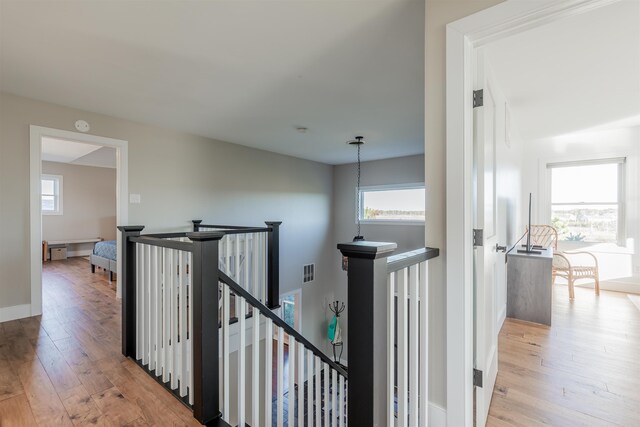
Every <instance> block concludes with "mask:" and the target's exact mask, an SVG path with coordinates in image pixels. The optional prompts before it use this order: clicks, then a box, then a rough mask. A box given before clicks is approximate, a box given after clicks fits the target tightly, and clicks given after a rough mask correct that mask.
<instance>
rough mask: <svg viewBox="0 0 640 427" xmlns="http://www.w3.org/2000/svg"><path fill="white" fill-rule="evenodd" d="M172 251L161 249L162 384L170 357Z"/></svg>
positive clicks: (167, 371)
mask: <svg viewBox="0 0 640 427" xmlns="http://www.w3.org/2000/svg"><path fill="white" fill-rule="evenodd" d="M172 252H173V249H168V248H163V249H162V268H163V270H164V271H163V273H162V382H165V383H166V382H167V381H169V373H170V369H171V355H170V353H169V339H170V337H171V256H172V255H171V253H172Z"/></svg>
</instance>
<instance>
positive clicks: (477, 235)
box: [473, 228, 484, 248]
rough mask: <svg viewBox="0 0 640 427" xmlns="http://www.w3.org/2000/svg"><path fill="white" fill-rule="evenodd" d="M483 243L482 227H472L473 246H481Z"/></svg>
mask: <svg viewBox="0 0 640 427" xmlns="http://www.w3.org/2000/svg"><path fill="white" fill-rule="evenodd" d="M483 244H484V231H483V230H482V228H474V229H473V247H474V248H475V247H477V246H482V245H483Z"/></svg>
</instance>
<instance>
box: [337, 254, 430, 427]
mask: <svg viewBox="0 0 640 427" xmlns="http://www.w3.org/2000/svg"><path fill="white" fill-rule="evenodd" d="M395 248H396V244H395V243H384V242H368V241H360V242H351V243H344V244H339V245H338V249H339V250H340V251H341V252H342V254H343V255H344V256H346V257H348V284H347V294H348V300H349V302H350V304H349V310H348V313H347V324H348V327H349V329H348V333H349V336H348V342H347V345H348V355H347V360H348V366H349V376H350V381H349V387H348V395H349V412H348V415H347V417H348V419H349V423H350V425H351V427H360V426H362V427H369V426H375V425H377V426H399V427H407V426H411V427H414V426H416V427H417V426H420V427H425V426H427V424H428V405H429V399H428V369H429V366H428V365H429V363H428V362H429V360H428V352H429V334H428V326H429V325H428V260H430V259H432V258H435V257H437V256H438V255H439V250H438V249H433V248H422V249H418V250H415V251H411V252H406V253H402V254H399V255H394V256H390V255H391V254H392V252H393V251H394V250H395Z"/></svg>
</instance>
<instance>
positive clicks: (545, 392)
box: [488, 286, 640, 427]
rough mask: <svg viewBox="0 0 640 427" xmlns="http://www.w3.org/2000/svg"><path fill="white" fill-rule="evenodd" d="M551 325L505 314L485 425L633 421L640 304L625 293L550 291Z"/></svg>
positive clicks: (636, 417) (639, 375) (639, 387)
mask: <svg viewBox="0 0 640 427" xmlns="http://www.w3.org/2000/svg"><path fill="white" fill-rule="evenodd" d="M554 298H555V301H554V308H553V325H552V326H551V328H547V327H543V326H538V325H534V324H529V323H525V322H519V321H516V320H510V319H507V321H506V322H505V324H504V326H503V328H502V330H501V332H500V338H499V351H498V355H499V356H498V366H499V368H498V379H497V383H496V388H495V390H494V393H493V399H492V402H491V407H490V410H489V421H488V425H489V426H494V427H500V426H527V427H530V426H541V425H544V426H629V427H631V426H640V310H638V308H636V306H635V305H634V304H633V303H632V302H631V300H630V299H629V298H628V297H627V295H626V294H623V293H617V292H607V291H602V293H601V295H600V297H596V296H595V295H594V291H593V290H592V289H585V288H576V298H575V301H574V302H572V303H570V302H569V298H568V296H567V288H566V287H564V286H556V287H555V289H554Z"/></svg>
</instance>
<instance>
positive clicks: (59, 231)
mask: <svg viewBox="0 0 640 427" xmlns="http://www.w3.org/2000/svg"><path fill="white" fill-rule="evenodd" d="M42 173H44V174H52V175H62V185H63V191H62V198H63V200H62V202H63V211H62V215H43V216H42V240H69V239H91V238H96V237H101V238H102V239H104V240H115V238H116V231H117V230H116V170H115V169H111V168H100V167H92V166H80V165H73V164H68V163H55V162H42ZM73 246H74V247H72V248H69V251H72V250H73V251H82V254H83V255H84V254H85V252H86V251H89V253H90V252H91V248H92V246H93V244H87V245H73ZM70 256H71V255H70Z"/></svg>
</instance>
